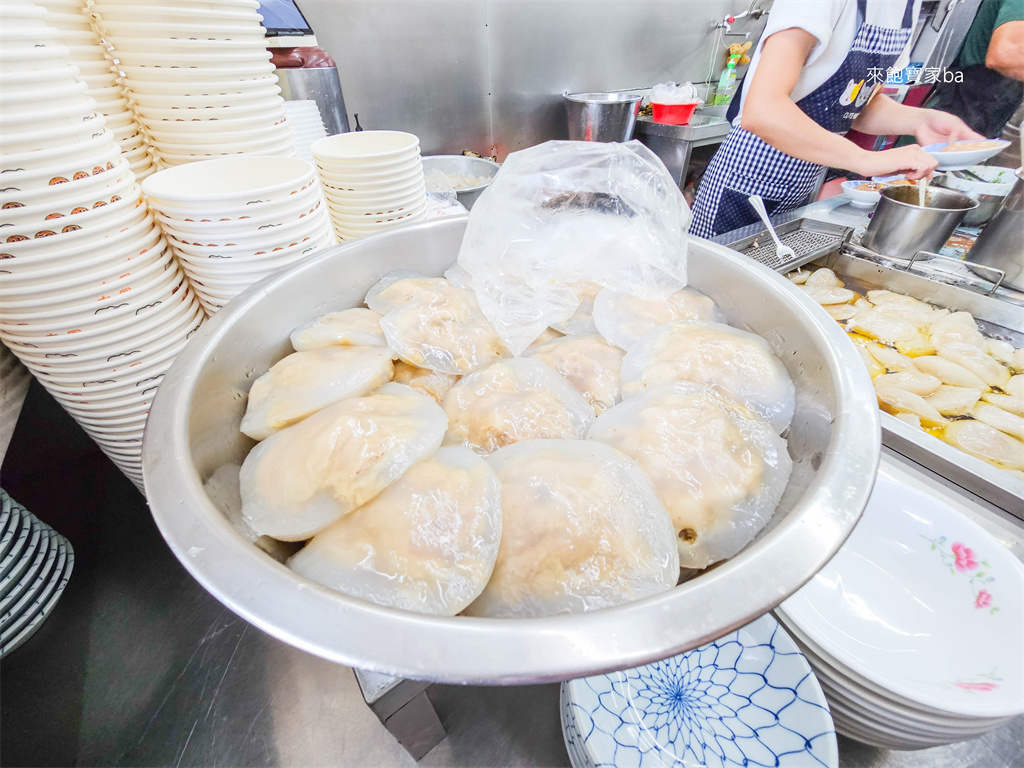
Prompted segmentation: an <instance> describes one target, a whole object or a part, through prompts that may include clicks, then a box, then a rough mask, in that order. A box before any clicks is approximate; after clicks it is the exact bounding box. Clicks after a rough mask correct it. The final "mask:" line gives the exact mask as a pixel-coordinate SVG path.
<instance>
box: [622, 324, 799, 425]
mask: <svg viewBox="0 0 1024 768" xmlns="http://www.w3.org/2000/svg"><path fill="white" fill-rule="evenodd" d="M668 381H691V382H694V383H696V384H707V385H709V386H713V387H715V388H716V389H718V390H719V391H721V392H723V393H724V394H726V395H728V396H730V397H732V398H734V399H735V400H737V401H738V402H740V403H743V404H744V405H746V406H747V407H748V408H749V409H750V410H752V411H753V412H754V413H756V414H757V415H759V416H760V417H761V418H763V419H765V420H766V421H767V422H769V423H770V424H771V425H772V428H773V429H775V431H776V432H777V433H779V434H781V433H782V432H783V431H785V429H786V427H788V426H789V422H791V421H792V420H793V411H794V409H795V408H796V388H795V387H794V386H793V380H792V379H791V378H789V372H788V371H786V367H785V366H784V365H783V364H782V362H781V361H780V360H779V358H777V357H776V356H775V355H774V354H773V353H772V350H771V347H769V346H768V342H766V341H765V340H764V339H762V338H761V337H760V336H756V335H754V334H753V333H747V332H746V331H741V330H739V329H738V328H733V327H732V326H729V325H724V324H722V323H702V322H697V321H693V320H673V321H671V322H668V323H664V324H662V325H659V326H658V327H657V328H655V329H654V330H653V331H651V332H650V333H648V334H647V335H645V336H644V337H643V338H642V339H640V341H638V342H637V343H636V344H634V345H633V347H632V348H631V349H630V350H629V352H627V353H626V357H625V358H624V359H623V361H622V395H623V397H625V398H629V397H630V396H631V395H634V394H636V393H637V392H640V391H642V390H643V389H644V387H650V386H654V385H657V384H663V383H665V382H668Z"/></svg>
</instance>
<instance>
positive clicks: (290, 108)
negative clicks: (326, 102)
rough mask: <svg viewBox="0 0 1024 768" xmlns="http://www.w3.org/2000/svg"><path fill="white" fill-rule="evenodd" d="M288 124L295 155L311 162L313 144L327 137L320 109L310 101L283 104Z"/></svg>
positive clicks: (302, 100) (297, 100) (299, 100)
mask: <svg viewBox="0 0 1024 768" xmlns="http://www.w3.org/2000/svg"><path fill="white" fill-rule="evenodd" d="M284 109H285V112H287V113H288V123H289V124H290V125H291V127H292V135H293V136H294V137H295V154H296V155H297V156H299V157H301V158H302V159H303V160H308V161H309V162H311V163H312V162H313V144H314V143H315V142H317V141H320V139H323V138H326V137H327V129H326V128H324V120H323V117H321V116H320V107H318V106H317V104H316V102H315V101H313V100H312V99H296V100H294V101H286V102H285V103H284Z"/></svg>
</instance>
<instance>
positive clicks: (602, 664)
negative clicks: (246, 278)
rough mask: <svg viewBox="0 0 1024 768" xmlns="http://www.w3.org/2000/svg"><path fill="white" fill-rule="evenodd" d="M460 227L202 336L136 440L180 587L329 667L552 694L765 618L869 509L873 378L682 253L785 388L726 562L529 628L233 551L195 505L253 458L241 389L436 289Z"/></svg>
mask: <svg viewBox="0 0 1024 768" xmlns="http://www.w3.org/2000/svg"><path fill="white" fill-rule="evenodd" d="M465 226H466V222H465V219H448V220H439V221H435V222H430V223H426V224H421V225H417V226H410V227H406V228H401V229H396V230H393V231H391V232H388V233H386V234H383V235H378V236H375V237H370V238H366V239H365V240H359V241H356V242H354V243H351V244H348V245H341V246H337V247H335V248H331V249H328V250H326V251H324V252H323V253H321V254H318V255H316V256H313V257H310V259H309V260H308V261H306V262H304V263H301V264H299V265H298V266H296V267H294V268H292V270H291V271H290V272H289V273H288V274H284V275H281V276H278V277H273V276H272V277H270V278H267V279H266V280H264V281H263V282H261V283H259V284H257V285H255V286H253V287H252V288H251V289H249V290H248V291H246V292H245V293H244V294H242V295H241V296H239V297H238V298H236V299H235V300H234V301H232V302H231V304H229V305H228V306H227V307H225V309H223V310H222V311H221V312H219V313H218V314H217V315H216V316H214V317H213V318H212V319H211V320H210V321H209V322H207V323H206V324H205V325H204V326H203V327H202V328H201V329H200V330H199V332H198V333H197V334H196V335H195V337H194V338H193V339H192V341H191V342H190V343H189V344H188V346H187V347H186V349H185V350H184V351H183V352H182V353H181V355H180V356H179V357H178V359H177V361H176V362H175V364H174V366H173V367H172V368H171V370H170V372H169V373H168V374H167V376H166V377H165V378H164V381H163V384H162V385H161V387H160V391H159V393H158V395H157V397H156V400H155V402H154V404H153V409H152V411H151V413H150V416H149V422H148V426H147V429H146V437H145V445H144V456H143V459H144V472H145V482H146V493H147V495H148V497H149V503H150V507H151V508H152V511H153V516H154V517H155V519H156V522H157V525H158V526H159V528H160V531H161V533H162V534H163V536H164V538H165V539H166V540H167V543H168V544H169V545H170V547H171V549H172V550H173V551H174V553H175V554H176V555H177V556H178V558H179V559H180V560H181V562H182V563H183V564H184V565H185V567H186V568H187V569H188V570H189V572H190V573H191V574H192V575H193V576H194V577H195V578H196V579H197V580H198V581H199V582H200V583H201V584H202V585H203V586H204V587H206V589H208V590H209V591H210V592H211V593H212V594H213V595H215V596H216V597H217V598H218V599H219V600H220V601H221V602H223V603H224V604H225V605H227V606H228V607H229V608H231V609H232V610H233V611H235V612H236V613H238V614H239V615H240V616H243V617H244V618H246V619H248V620H249V621H251V622H252V623H253V624H256V625H257V626H259V627H260V628H262V629H264V630H265V631H267V632H268V633H270V634H271V635H273V636H275V637H277V638H280V639H281V640H284V641H285V642H288V643H291V644H292V645H295V646H297V647H299V648H303V649H305V650H307V651H309V652H311V653H315V654H317V655H319V656H322V657H324V658H327V659H332V660H334V661H337V662H341V663H343V664H348V665H351V666H354V667H359V668H363V669H370V670H375V671H379V672H383V673H387V674H393V675H398V676H403V677H411V678H420V679H429V680H439V681H447V682H459V683H480V684H485V683H501V684H506V683H533V682H540V681H553V680H560V679H567V678H572V677H581V676H584V675H589V674H594V673H598V672H606V671H610V670H614V669H623V668H627V667H632V666H637V665H640V664H645V663H648V662H651V661H654V660H657V659H662V658H665V657H668V656H671V655H673V654H676V653H679V652H682V651H685V650H688V649H691V648H694V647H696V646H698V645H700V644H702V643H705V642H707V641H709V640H712V639H714V638H717V637H719V636H721V635H723V634H725V633H727V632H729V631H731V630H733V629H735V628H736V627H739V626H741V625H743V624H746V623H747V622H749V621H751V620H752V619H754V618H755V617H757V616H759V615H761V614H763V613H764V612H765V611H767V610H769V609H770V608H772V607H773V606H775V605H776V604H777V603H779V602H781V601H782V600H784V599H785V598H786V597H788V596H789V595H791V594H792V593H793V592H795V591H796V590H797V589H798V588H799V587H800V586H801V585H803V584H804V582H806V581H807V580H808V579H810V578H811V577H812V576H813V575H814V574H815V573H816V572H817V571H818V570H819V569H820V568H821V567H822V566H823V565H824V564H825V563H826V562H827V561H828V560H829V559H830V558H831V557H832V555H833V554H834V553H835V552H836V551H837V550H838V549H839V547H840V546H841V545H842V543H843V541H844V540H845V539H846V537H847V536H848V535H849V533H850V532H851V531H852V530H853V527H854V525H855V524H856V522H857V520H858V518H859V517H860V514H861V511H862V510H863V508H864V505H865V504H866V503H867V499H868V495H869V494H870V491H871V487H872V484H873V482H874V478H875V471H876V467H877V464H878V457H879V450H880V449H879V446H880V437H879V435H880V432H879V419H878V407H877V405H876V402H875V395H874V390H873V388H872V385H871V380H870V378H869V377H868V374H867V371H866V370H865V368H864V365H863V363H862V362H861V360H860V358H859V357H858V356H857V353H856V351H855V349H854V347H853V345H852V344H850V343H849V341H848V340H847V339H846V338H845V334H844V333H843V331H842V329H841V328H840V327H839V326H838V325H837V324H836V322H835V321H834V320H832V319H831V318H830V317H829V316H828V315H827V314H826V313H825V312H823V311H822V310H821V309H820V308H819V307H818V306H817V305H816V304H814V303H813V302H812V301H811V300H810V299H809V298H807V297H806V296H804V295H803V294H802V293H801V292H800V291H798V290H797V289H796V288H794V287H793V286H792V285H790V284H789V282H788V281H787V280H786V279H785V278H783V277H781V276H780V275H778V274H776V273H774V272H772V271H770V270H769V269H767V268H765V267H762V266H761V265H759V264H757V263H755V262H753V261H751V260H749V259H746V258H744V257H742V256H740V255H738V254H736V253H734V252H732V251H729V250H727V249H725V248H723V247H722V246H719V245H715V244H713V243H710V242H707V241H704V240H691V243H690V262H689V274H690V282H691V285H693V286H694V287H696V288H698V289H700V290H702V291H704V292H706V293H708V294H709V295H711V296H712V297H713V298H714V299H715V300H716V301H717V302H718V304H719V306H720V307H721V308H722V310H723V311H724V312H725V315H726V316H727V318H728V319H729V322H730V323H732V324H734V325H739V326H745V327H747V328H749V329H750V330H752V331H754V332H755V333H759V334H761V335H762V336H764V337H765V338H766V339H768V341H769V343H770V344H771V345H772V347H773V348H774V349H775V351H776V353H777V354H778V355H779V357H780V358H781V359H782V361H783V362H784V363H785V365H786V367H787V368H788V369H789V372H790V374H791V375H792V377H793V379H794V381H795V382H796V391H797V400H796V416H795V418H794V421H793V425H792V427H791V429H790V433H789V450H790V453H791V455H792V456H793V459H794V471H793V476H792V479H791V480H790V483H789V486H788V488H787V491H786V494H785V496H784V497H783V499H782V502H781V504H780V505H779V508H778V511H777V512H776V514H775V517H774V518H773V519H772V521H771V523H770V524H769V526H768V528H767V529H766V530H765V531H763V532H762V534H761V535H760V536H759V538H758V539H757V541H755V542H754V543H752V544H751V545H750V546H748V547H747V548H746V549H745V550H744V551H743V552H741V553H740V554H739V555H737V556H736V557H734V558H732V559H731V560H729V561H727V562H725V563H722V564H721V565H719V566H717V567H715V568H713V569H711V570H709V571H707V572H705V573H704V574H702V575H700V576H698V577H696V578H694V579H691V580H690V581H687V582H686V583H684V584H683V585H681V586H679V587H677V588H676V589H674V590H672V591H671V592H668V593H665V594H663V595H660V596H657V597H653V598H649V599H647V600H643V601H640V602H636V603H631V604H629V605H624V606H620V607H617V608H610V609H606V610H601V611H595V612H593V613H588V614H583V615H572V616H556V617H550V618H543V619H473V618H461V617H454V618H446V617H434V616H425V615H420V614H414V613H407V612H404V611H397V610H392V609H389V608H383V607H379V606H376V605H372V604H370V603H365V602H362V601H360V600H356V599H354V598H350V597H347V596H345V595H342V594H339V593H337V592H333V591H331V590H328V589H325V588H323V587H320V586H318V585H316V584H314V583H312V582H310V581H306V580H305V579H303V578H301V577H299V576H298V575H296V574H294V573H292V572H291V571H290V570H288V569H287V568H286V567H285V566H284V565H282V564H280V563H278V562H277V561H275V560H274V559H272V558H271V557H270V556H268V555H267V554H265V553H264V552H262V551H261V550H259V549H258V548H257V547H256V546H254V545H253V544H251V543H249V542H248V541H247V540H246V539H245V538H244V537H243V536H242V535H241V534H240V533H238V532H237V531H236V529H235V528H234V527H233V526H232V524H231V522H230V521H229V517H228V514H229V513H230V514H234V515H235V516H236V517H237V513H238V510H237V508H235V509H230V508H229V507H231V506H233V505H237V503H238V502H237V500H235V501H231V500H226V501H223V500H222V501H220V502H219V503H220V504H221V505H222V507H218V506H217V505H216V504H215V503H214V502H213V501H211V499H210V497H209V496H208V495H207V493H206V492H205V491H204V485H203V484H204V481H206V480H207V479H208V478H209V477H210V476H211V475H212V474H213V473H214V472H215V471H216V470H217V469H218V468H220V467H222V466H224V465H228V464H232V463H234V464H240V463H241V462H242V460H243V459H244V457H245V455H246V454H247V452H248V451H249V449H250V448H251V447H252V445H253V443H252V441H251V440H249V439H248V438H246V437H245V436H243V435H242V434H241V433H240V432H239V431H238V426H239V423H240V421H241V419H242V414H243V412H244V410H245V402H246V393H247V392H248V390H249V387H250V386H251V384H252V382H253V381H254V380H255V379H256V378H257V377H258V376H260V375H261V374H262V373H264V372H265V371H266V370H267V368H269V367H270V365H271V364H272V363H274V362H275V361H277V360H278V359H280V358H281V357H283V356H284V355H285V354H287V353H289V352H290V351H291V347H290V345H289V343H288V335H289V333H290V332H291V331H292V329H294V328H295V327H296V326H298V325H299V324H301V323H304V322H306V321H307V320H310V319H312V318H313V317H315V316H317V315H319V314H322V313H324V312H328V311H336V310H340V309H344V308H347V307H351V306H355V305H358V304H360V303H361V302H362V298H363V295H364V294H365V293H366V290H367V289H368V288H369V287H370V286H371V285H373V284H374V283H375V282H376V281H377V280H378V279H379V278H380V276H381V275H383V274H385V273H387V272H389V271H391V270H394V269H400V268H405V269H415V270H419V271H420V272H422V273H425V274H428V275H440V274H442V272H443V271H444V270H445V269H446V268H447V267H448V266H449V265H450V264H451V263H452V262H453V261H454V260H455V257H456V254H457V253H458V249H459V245H460V243H461V241H462V235H463V232H464V230H465Z"/></svg>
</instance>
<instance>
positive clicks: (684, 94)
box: [650, 82, 700, 104]
mask: <svg viewBox="0 0 1024 768" xmlns="http://www.w3.org/2000/svg"><path fill="white" fill-rule="evenodd" d="M650 98H651V103H652V104H690V103H692V102H694V101H698V102H699V101H700V97H699V96H698V95H697V86H695V85H694V84H693V83H689V82H687V83H681V84H679V85H676V84H675V83H658V84H657V85H655V86H654V87H653V88H651V97H650Z"/></svg>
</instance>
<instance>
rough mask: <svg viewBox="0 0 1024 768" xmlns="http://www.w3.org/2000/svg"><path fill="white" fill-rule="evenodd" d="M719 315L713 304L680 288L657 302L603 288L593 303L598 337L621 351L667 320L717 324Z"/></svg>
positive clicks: (688, 289) (698, 292)
mask: <svg viewBox="0 0 1024 768" xmlns="http://www.w3.org/2000/svg"><path fill="white" fill-rule="evenodd" d="M719 315H720V313H719V311H718V307H717V306H716V305H715V302H714V301H712V300H711V299H710V298H708V297H707V296H705V295H704V294H703V293H701V292H700V291H695V290H694V289H692V288H681V289H679V290H678V291H675V292H673V293H670V294H668V296H666V297H665V298H664V299H658V300H651V299H642V298H640V297H639V296H633V295H632V294H629V293H621V292H619V291H613V290H612V289H610V288H605V289H604V290H603V291H601V292H600V293H599V294H598V295H597V298H596V299H594V323H595V325H596V326H597V331H598V333H600V334H601V335H602V336H604V337H605V339H606V340H607V341H608V343H609V344H614V345H615V346H617V347H620V348H621V349H625V350H629V348H630V347H632V346H633V345H634V344H636V342H638V341H639V340H640V338H641V337H642V336H643V335H644V334H646V333H649V332H650V331H651V330H653V329H654V328H655V327H657V326H659V325H661V324H662V323H667V322H668V321H669V320H717V319H719Z"/></svg>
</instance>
